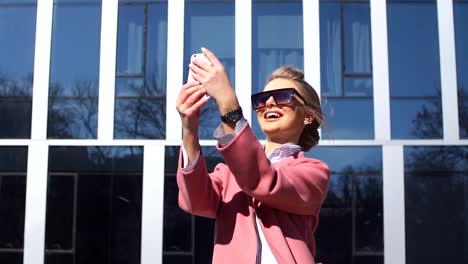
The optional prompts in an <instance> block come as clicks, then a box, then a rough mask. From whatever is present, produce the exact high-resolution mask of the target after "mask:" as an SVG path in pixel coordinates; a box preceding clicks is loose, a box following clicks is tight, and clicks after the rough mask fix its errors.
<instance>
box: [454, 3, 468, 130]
mask: <svg viewBox="0 0 468 264" xmlns="http://www.w3.org/2000/svg"><path fill="white" fill-rule="evenodd" d="M453 13H454V23H455V25H454V26H455V48H456V60H457V81H458V111H459V120H460V122H459V124H460V138H463V139H466V138H468V75H467V74H466V73H467V72H468V50H467V49H466V47H468V33H467V31H468V26H467V25H468V1H457V0H455V1H454V3H453Z"/></svg>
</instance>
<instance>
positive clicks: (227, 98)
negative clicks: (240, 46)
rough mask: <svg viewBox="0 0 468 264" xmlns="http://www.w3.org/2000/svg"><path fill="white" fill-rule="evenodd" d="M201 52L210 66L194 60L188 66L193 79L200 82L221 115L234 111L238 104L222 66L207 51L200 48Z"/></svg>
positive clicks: (204, 62)
mask: <svg viewBox="0 0 468 264" xmlns="http://www.w3.org/2000/svg"><path fill="white" fill-rule="evenodd" d="M202 51H203V53H204V54H205V56H206V58H208V60H209V61H210V62H211V64H210V63H208V62H206V61H203V60H200V59H195V60H194V61H193V62H192V63H191V64H190V69H191V71H192V75H193V78H194V79H195V80H196V81H198V82H200V84H201V85H202V86H203V87H204V88H205V90H206V93H207V94H208V95H209V96H211V98H213V100H214V101H215V102H216V104H217V105H218V107H219V110H220V113H221V114H224V113H225V112H226V111H227V110H231V109H236V108H237V107H238V106H239V103H238V101H237V97H236V94H235V92H234V89H233V88H232V86H231V83H230V81H229V77H228V75H227V73H226V70H225V69H224V66H223V64H222V63H221V62H220V61H219V59H218V58H217V57H216V55H214V54H213V53H212V52H211V51H209V50H208V49H205V48H202Z"/></svg>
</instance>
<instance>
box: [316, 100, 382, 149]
mask: <svg viewBox="0 0 468 264" xmlns="http://www.w3.org/2000/svg"><path fill="white" fill-rule="evenodd" d="M322 108H323V109H324V115H325V124H324V125H323V126H322V139H321V140H333V139H371V138H374V108H373V102H372V99H366V98H344V97H337V98H334V97H330V98H328V99H327V100H325V101H322Z"/></svg>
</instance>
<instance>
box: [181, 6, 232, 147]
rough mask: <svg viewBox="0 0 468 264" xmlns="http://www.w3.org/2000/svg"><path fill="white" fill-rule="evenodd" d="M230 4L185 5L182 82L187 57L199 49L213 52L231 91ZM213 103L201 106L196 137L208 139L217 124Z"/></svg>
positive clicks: (185, 70)
mask: <svg viewBox="0 0 468 264" xmlns="http://www.w3.org/2000/svg"><path fill="white" fill-rule="evenodd" d="M234 33H235V30H234V1H233V0H227V1H226V0H215V1H195V0H194V1H192V0H186V1H185V29H184V34H185V43H184V82H185V81H186V78H187V76H188V65H189V63H190V56H191V54H193V53H199V52H201V51H200V48H201V47H206V48H208V49H210V50H211V51H213V52H214V53H215V54H216V56H217V57H218V58H219V59H220V61H221V62H222V63H223V65H224V68H225V69H226V72H227V73H228V75H229V78H230V81H231V85H232V86H233V87H235V73H234V63H235V59H234V43H235V41H234ZM217 109H218V108H217V106H216V104H215V103H214V102H213V100H210V102H209V103H208V105H206V106H204V107H203V109H202V111H203V114H202V115H201V119H200V127H201V128H204V129H203V130H200V132H199V136H200V138H201V139H212V138H213V132H214V130H215V128H216V127H217V126H218V125H219V124H220V122H221V120H220V118H219V114H217V113H218V110H217Z"/></svg>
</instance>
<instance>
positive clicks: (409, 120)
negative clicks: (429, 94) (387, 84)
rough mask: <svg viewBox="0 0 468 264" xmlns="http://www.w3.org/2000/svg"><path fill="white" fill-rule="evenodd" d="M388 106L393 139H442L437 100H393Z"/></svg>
mask: <svg viewBox="0 0 468 264" xmlns="http://www.w3.org/2000/svg"><path fill="white" fill-rule="evenodd" d="M390 106H391V109H392V113H391V120H392V122H393V123H392V124H393V125H392V137H393V138H400V139H408V138H428V139H431V138H442V133H443V132H442V108H441V105H440V99H439V98H437V99H425V98H423V99H419V98H416V99H411V97H409V98H407V99H406V98H394V99H392V101H391V102H390Z"/></svg>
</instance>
